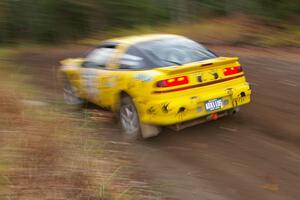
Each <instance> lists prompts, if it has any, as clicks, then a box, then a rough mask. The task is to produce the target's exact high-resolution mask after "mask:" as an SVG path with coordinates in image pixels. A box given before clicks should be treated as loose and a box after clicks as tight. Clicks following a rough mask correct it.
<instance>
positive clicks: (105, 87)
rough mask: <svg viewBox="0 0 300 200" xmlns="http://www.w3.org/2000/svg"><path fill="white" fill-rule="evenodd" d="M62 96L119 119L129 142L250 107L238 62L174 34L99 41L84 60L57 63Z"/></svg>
mask: <svg viewBox="0 0 300 200" xmlns="http://www.w3.org/2000/svg"><path fill="white" fill-rule="evenodd" d="M61 63H62V67H61V71H62V73H63V75H64V77H65V80H66V81H65V87H64V97H65V101H66V102H67V103H69V104H80V103H82V100H87V101H89V102H92V103H94V104H97V105H99V106H101V107H104V108H109V109H110V110H112V111H113V112H115V113H117V114H118V117H119V121H120V125H121V127H122V129H123V132H124V134H125V135H126V136H128V137H133V138H136V137H139V136H142V137H144V138H147V137H152V136H156V135H157V134H158V133H159V131H160V128H159V127H162V126H168V127H171V128H173V129H176V130H180V129H182V128H185V127H188V126H192V125H195V124H198V123H202V122H205V121H208V120H215V119H217V118H219V117H222V116H225V115H228V114H233V113H235V112H237V111H238V110H239V107H240V106H242V105H244V104H247V103H249V102H250V94H251V88H250V85H249V83H248V82H246V79H245V76H244V72H243V69H242V67H241V65H240V63H239V62H238V58H235V57H234V58H228V57H219V56H217V55H216V54H214V53H213V52H211V51H210V50H208V49H207V48H205V47H204V46H202V45H201V44H199V43H197V42H194V41H192V40H190V39H187V38H185V37H182V36H177V35H165V34H154V35H142V36H131V37H124V38H117V39H111V40H107V41H104V42H102V44H100V45H99V46H98V47H96V48H95V49H94V50H92V51H91V52H90V53H89V54H88V55H87V57H86V58H76V59H66V60H63V61H61Z"/></svg>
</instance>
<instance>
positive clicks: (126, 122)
mask: <svg viewBox="0 0 300 200" xmlns="http://www.w3.org/2000/svg"><path fill="white" fill-rule="evenodd" d="M119 115H120V116H119V119H120V123H121V128H122V132H123V134H124V135H125V136H126V137H127V138H129V139H138V138H141V137H143V138H149V137H153V136H156V135H158V133H159V132H160V129H159V128H158V127H156V126H152V125H146V124H141V123H140V120H139V115H138V112H137V109H136V107H135V105H134V103H133V101H132V99H131V98H130V97H129V96H125V97H123V98H122V100H121V105H120V112H119Z"/></svg>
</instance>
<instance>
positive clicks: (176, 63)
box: [162, 59, 183, 65]
mask: <svg viewBox="0 0 300 200" xmlns="http://www.w3.org/2000/svg"><path fill="white" fill-rule="evenodd" d="M162 60H163V61H166V62H169V63H173V64H175V65H183V63H180V62H176V61H173V60H168V59H162Z"/></svg>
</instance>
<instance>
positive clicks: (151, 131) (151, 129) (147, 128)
mask: <svg viewBox="0 0 300 200" xmlns="http://www.w3.org/2000/svg"><path fill="white" fill-rule="evenodd" d="M140 127H141V133H142V137H143V138H150V137H154V136H157V135H158V134H159V133H160V131H161V128H160V127H157V126H152V125H148V124H143V123H141V125H140Z"/></svg>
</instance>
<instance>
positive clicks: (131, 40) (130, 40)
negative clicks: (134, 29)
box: [104, 34, 183, 45]
mask: <svg viewBox="0 0 300 200" xmlns="http://www.w3.org/2000/svg"><path fill="white" fill-rule="evenodd" d="M176 37H177V38H179V37H183V36H179V35H173V34H146V35H134V36H126V37H119V38H113V39H109V40H106V41H104V43H118V44H128V45H133V44H137V43H140V42H146V41H151V40H158V39H163V38H176Z"/></svg>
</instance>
